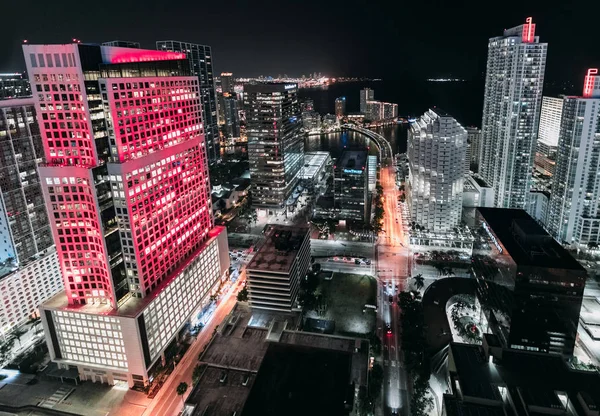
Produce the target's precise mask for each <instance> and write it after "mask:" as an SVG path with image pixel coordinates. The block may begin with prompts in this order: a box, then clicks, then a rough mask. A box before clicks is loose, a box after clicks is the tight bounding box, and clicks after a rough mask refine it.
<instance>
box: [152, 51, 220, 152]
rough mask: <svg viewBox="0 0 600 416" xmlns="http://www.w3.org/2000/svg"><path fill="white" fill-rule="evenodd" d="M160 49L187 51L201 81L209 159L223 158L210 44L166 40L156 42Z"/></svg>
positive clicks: (194, 70) (189, 60)
mask: <svg viewBox="0 0 600 416" xmlns="http://www.w3.org/2000/svg"><path fill="white" fill-rule="evenodd" d="M156 49H157V50H159V51H169V52H181V53H185V54H186V56H187V59H188V62H189V63H190V69H191V70H192V73H193V74H194V75H195V76H197V77H198V80H199V81H200V94H201V104H202V121H203V122H204V135H205V140H206V152H207V154H208V161H209V162H211V163H212V162H215V161H217V160H219V159H220V158H221V149H220V145H219V124H218V120H219V117H218V114H217V111H218V110H217V95H216V93H215V81H214V75H213V60H212V51H211V48H210V46H206V45H199V44H196V43H189V42H179V41H174V40H165V41H158V42H156Z"/></svg>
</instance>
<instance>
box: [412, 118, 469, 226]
mask: <svg viewBox="0 0 600 416" xmlns="http://www.w3.org/2000/svg"><path fill="white" fill-rule="evenodd" d="M466 146H467V131H466V130H465V129H464V128H463V126H461V125H460V124H459V123H458V122H457V121H456V120H455V119H454V118H453V117H452V116H450V115H449V114H447V113H445V112H444V111H442V110H440V109H437V108H434V109H432V110H429V111H427V112H426V113H425V114H423V115H422V116H421V117H420V118H419V119H417V121H416V122H414V123H413V124H411V126H410V130H409V131H408V149H407V156H408V192H407V201H408V206H409V209H410V212H411V219H412V220H413V221H415V222H416V223H417V224H419V225H420V226H421V227H424V228H425V229H427V230H430V231H431V232H434V233H438V232H444V231H448V230H451V229H452V228H453V227H456V226H457V225H458V224H460V219H461V213H462V200H463V183H464V176H465V156H466Z"/></svg>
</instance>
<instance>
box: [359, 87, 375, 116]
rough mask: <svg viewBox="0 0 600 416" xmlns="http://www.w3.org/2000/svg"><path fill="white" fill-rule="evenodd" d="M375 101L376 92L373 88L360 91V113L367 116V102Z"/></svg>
mask: <svg viewBox="0 0 600 416" xmlns="http://www.w3.org/2000/svg"><path fill="white" fill-rule="evenodd" d="M374 100H375V91H373V90H372V89H371V88H364V89H362V90H360V112H361V113H363V114H364V115H367V112H368V111H367V102H368V101H374Z"/></svg>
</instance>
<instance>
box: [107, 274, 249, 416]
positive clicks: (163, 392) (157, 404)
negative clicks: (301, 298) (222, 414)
mask: <svg viewBox="0 0 600 416" xmlns="http://www.w3.org/2000/svg"><path fill="white" fill-rule="evenodd" d="M242 274H243V275H242V277H243V278H241V279H239V280H238V282H237V283H236V284H234V285H233V286H232V287H231V288H230V289H229V291H228V292H227V293H226V294H225V295H224V296H223V298H222V299H221V301H220V303H219V305H218V306H217V309H216V310H215V312H214V314H213V315H212V317H211V319H210V320H209V321H208V323H207V324H206V326H205V327H204V328H203V329H202V331H201V332H200V334H198V338H197V339H196V341H195V342H194V343H193V344H192V346H191V347H190V349H189V350H188V351H187V352H186V354H185V356H184V357H183V359H182V360H181V362H180V363H179V364H178V365H177V367H176V368H175V370H174V371H173V373H172V374H171V375H170V376H169V378H168V379H167V382H166V383H165V384H164V385H163V386H162V387H161V389H160V391H159V392H158V394H157V395H156V397H155V398H154V400H152V402H151V403H150V404H149V405H148V407H147V409H146V411H145V412H144V413H143V416H152V415H166V416H175V415H178V414H179V412H181V409H182V408H183V402H182V399H181V397H180V396H178V395H177V393H176V389H177V386H178V385H179V383H181V382H182V381H184V382H186V383H187V384H188V386H189V387H188V391H187V392H186V394H185V395H184V397H187V395H188V394H189V393H190V392H191V391H192V372H193V371H194V367H196V363H197V361H198V356H199V355H200V351H202V349H203V348H204V346H205V345H206V344H208V342H209V341H210V339H211V336H212V333H213V331H214V329H215V328H216V327H217V325H218V324H219V323H221V321H222V320H223V319H224V318H225V317H226V316H227V314H229V312H231V310H232V309H233V307H234V305H235V303H236V301H237V298H236V295H237V292H238V289H239V288H240V287H241V282H242V281H243V280H244V278H245V273H242ZM115 414H118V413H115Z"/></svg>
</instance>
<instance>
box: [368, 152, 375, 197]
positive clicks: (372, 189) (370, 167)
mask: <svg viewBox="0 0 600 416" xmlns="http://www.w3.org/2000/svg"><path fill="white" fill-rule="evenodd" d="M367 169H368V171H369V172H368V174H369V192H375V188H376V187H377V156H374V155H372V156H367Z"/></svg>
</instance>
